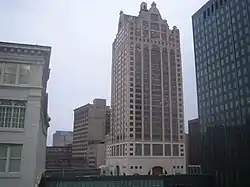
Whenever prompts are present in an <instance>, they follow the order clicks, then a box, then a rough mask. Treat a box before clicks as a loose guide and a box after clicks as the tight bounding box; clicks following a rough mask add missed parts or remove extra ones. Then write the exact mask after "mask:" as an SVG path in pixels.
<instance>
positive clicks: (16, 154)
mask: <svg viewBox="0 0 250 187" xmlns="http://www.w3.org/2000/svg"><path fill="white" fill-rule="evenodd" d="M21 157H22V145H18V144H0V173H1V172H20V166H21Z"/></svg>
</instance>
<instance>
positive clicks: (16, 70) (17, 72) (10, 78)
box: [0, 63, 30, 84]
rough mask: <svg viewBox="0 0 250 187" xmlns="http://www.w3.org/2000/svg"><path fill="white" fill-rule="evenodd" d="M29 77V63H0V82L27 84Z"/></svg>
mask: <svg viewBox="0 0 250 187" xmlns="http://www.w3.org/2000/svg"><path fill="white" fill-rule="evenodd" d="M29 79H30V65H29V64H17V63H0V83H3V84H29Z"/></svg>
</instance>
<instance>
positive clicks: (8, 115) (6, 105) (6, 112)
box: [0, 100, 26, 128]
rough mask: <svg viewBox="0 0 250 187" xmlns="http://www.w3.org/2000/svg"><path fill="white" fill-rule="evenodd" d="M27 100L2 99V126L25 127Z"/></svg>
mask: <svg viewBox="0 0 250 187" xmlns="http://www.w3.org/2000/svg"><path fill="white" fill-rule="evenodd" d="M25 112H26V102H25V101H14V100H0V128H24V122H25Z"/></svg>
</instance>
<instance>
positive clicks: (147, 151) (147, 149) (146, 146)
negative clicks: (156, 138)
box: [144, 144, 151, 156]
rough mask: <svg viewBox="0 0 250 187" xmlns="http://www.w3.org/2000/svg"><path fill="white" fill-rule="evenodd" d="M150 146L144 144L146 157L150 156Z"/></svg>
mask: <svg viewBox="0 0 250 187" xmlns="http://www.w3.org/2000/svg"><path fill="white" fill-rule="evenodd" d="M150 152H151V151H150V144H144V156H150Z"/></svg>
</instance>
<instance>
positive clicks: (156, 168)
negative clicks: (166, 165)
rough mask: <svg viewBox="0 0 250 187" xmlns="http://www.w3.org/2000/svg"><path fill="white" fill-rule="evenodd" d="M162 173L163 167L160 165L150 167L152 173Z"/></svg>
mask: <svg viewBox="0 0 250 187" xmlns="http://www.w3.org/2000/svg"><path fill="white" fill-rule="evenodd" d="M163 174H164V169H163V167H161V166H155V167H153V168H152V175H154V176H159V175H163Z"/></svg>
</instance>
